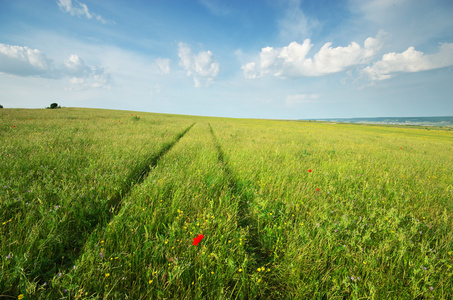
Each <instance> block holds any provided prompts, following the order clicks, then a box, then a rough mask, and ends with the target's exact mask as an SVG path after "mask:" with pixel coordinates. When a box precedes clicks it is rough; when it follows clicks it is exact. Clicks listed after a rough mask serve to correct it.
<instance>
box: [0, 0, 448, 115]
mask: <svg viewBox="0 0 453 300" xmlns="http://www.w3.org/2000/svg"><path fill="white" fill-rule="evenodd" d="M53 102H56V103H58V104H59V105H61V106H64V107H91V108H107V109H120V110H134V111H144V112H157V113H171V114H186V115H202V116H219V117H235V118H266V119H320V118H353V117H416V116H418V117H421V116H452V115H453V1H451V0H430V1H426V0H370V1H366V0H313V1H308V0H305V1H304V0H260V1H258V0H249V1H244V0H228V1H226V0H225V1H221V0H198V1H196V0H193V1H191V0H167V1H164V0H149V1H148V0H143V1H140V0H134V1H124V0H123V1H120V0H109V1H104V0H80V1H79V0H1V1H0V104H1V105H3V107H5V108H44V107H46V106H49V105H50V103H53Z"/></svg>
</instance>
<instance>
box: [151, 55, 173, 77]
mask: <svg viewBox="0 0 453 300" xmlns="http://www.w3.org/2000/svg"><path fill="white" fill-rule="evenodd" d="M170 62H171V60H170V59H169V58H158V59H156V61H155V65H156V69H157V73H158V74H161V75H164V74H169V73H170Z"/></svg>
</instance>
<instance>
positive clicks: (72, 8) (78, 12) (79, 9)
mask: <svg viewBox="0 0 453 300" xmlns="http://www.w3.org/2000/svg"><path fill="white" fill-rule="evenodd" d="M58 6H59V7H60V8H61V9H62V10H63V11H65V12H67V13H69V14H70V15H71V16H76V17H79V18H80V17H85V18H87V19H93V18H94V19H95V20H97V21H100V22H102V23H104V24H105V23H107V22H106V21H105V20H104V18H102V16H101V15H98V14H95V13H93V12H90V10H89V9H88V6H87V5H86V4H85V3H82V2H79V1H77V0H74V3H73V2H72V0H58Z"/></svg>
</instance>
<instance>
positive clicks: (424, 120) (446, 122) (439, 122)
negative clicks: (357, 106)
mask: <svg viewBox="0 0 453 300" xmlns="http://www.w3.org/2000/svg"><path fill="white" fill-rule="evenodd" d="M311 120H313V119H311ZM314 120H315V121H324V122H338V123H361V124H385V125H410V126H440V127H444V126H445V127H453V116H445V117H375V118H330V119H314Z"/></svg>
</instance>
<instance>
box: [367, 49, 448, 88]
mask: <svg viewBox="0 0 453 300" xmlns="http://www.w3.org/2000/svg"><path fill="white" fill-rule="evenodd" d="M448 66H453V43H446V44H441V45H440V49H439V52H437V53H435V54H424V53H423V52H421V51H417V50H415V49H414V47H409V48H408V49H407V50H406V51H404V52H402V53H395V52H391V53H387V54H384V56H382V59H381V60H380V61H377V62H375V63H374V64H373V65H372V66H368V67H366V68H364V69H363V70H362V72H363V73H364V74H366V75H368V76H369V77H370V78H371V79H372V80H383V79H388V78H391V77H392V76H393V75H394V74H395V73H398V72H420V71H426V70H432V69H439V68H443V67H448Z"/></svg>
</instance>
